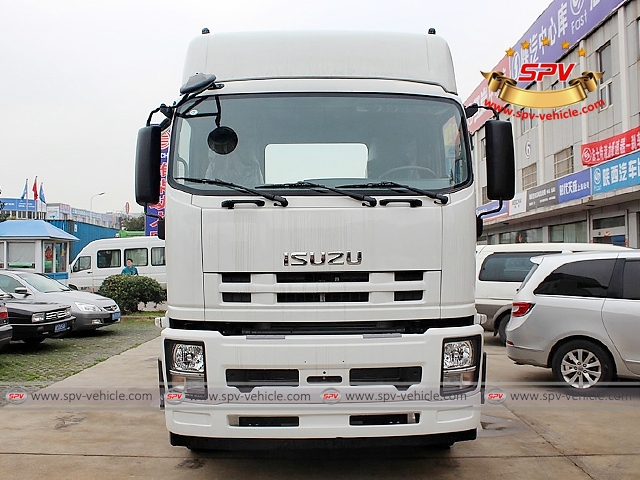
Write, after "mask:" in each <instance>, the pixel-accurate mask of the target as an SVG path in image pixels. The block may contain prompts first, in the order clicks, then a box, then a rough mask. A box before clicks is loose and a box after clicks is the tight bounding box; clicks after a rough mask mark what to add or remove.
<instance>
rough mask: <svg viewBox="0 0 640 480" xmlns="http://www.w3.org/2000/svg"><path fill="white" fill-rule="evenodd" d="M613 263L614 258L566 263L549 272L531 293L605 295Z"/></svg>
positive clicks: (584, 295) (600, 296) (579, 295)
mask: <svg viewBox="0 0 640 480" xmlns="http://www.w3.org/2000/svg"><path fill="white" fill-rule="evenodd" d="M615 263H616V260H615V259H608V260H583V261H579V262H571V263H566V264H564V265H562V266H560V267H558V268H556V269H555V270H554V271H553V272H551V273H550V274H549V275H548V276H547V278H545V279H544V280H543V281H542V282H541V283H540V285H538V286H537V287H536V289H535V290H534V291H533V293H534V294H536V295H563V296H568V297H598V298H603V297H606V296H607V291H608V290H609V284H610V282H611V275H612V274H613V267H614V265H615Z"/></svg>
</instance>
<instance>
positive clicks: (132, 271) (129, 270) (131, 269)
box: [122, 258, 138, 275]
mask: <svg viewBox="0 0 640 480" xmlns="http://www.w3.org/2000/svg"><path fill="white" fill-rule="evenodd" d="M122 275H138V269H137V268H136V267H135V265H134V264H133V260H131V259H130V258H127V266H126V267H124V268H123V269H122Z"/></svg>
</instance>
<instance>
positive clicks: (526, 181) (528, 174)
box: [522, 163, 538, 190]
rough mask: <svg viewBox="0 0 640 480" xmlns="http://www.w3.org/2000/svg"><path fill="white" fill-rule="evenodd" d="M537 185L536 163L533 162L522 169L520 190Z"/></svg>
mask: <svg viewBox="0 0 640 480" xmlns="http://www.w3.org/2000/svg"><path fill="white" fill-rule="evenodd" d="M536 185H538V165H537V164H535V163H534V164H533V165H529V166H528V167H524V168H523V169H522V190H526V189H528V188H531V187H535V186H536Z"/></svg>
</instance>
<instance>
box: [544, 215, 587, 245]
mask: <svg viewBox="0 0 640 480" xmlns="http://www.w3.org/2000/svg"><path fill="white" fill-rule="evenodd" d="M549 237H550V241H551V242H554V243H556V242H557V243H563V242H574V243H584V242H587V241H588V238H587V222H586V220H583V221H581V222H574V223H565V224H564V225H551V226H550V227H549Z"/></svg>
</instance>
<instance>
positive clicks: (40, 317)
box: [31, 312, 45, 323]
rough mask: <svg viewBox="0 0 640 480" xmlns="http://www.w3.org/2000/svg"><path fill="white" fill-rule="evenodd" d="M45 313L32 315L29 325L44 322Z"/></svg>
mask: <svg viewBox="0 0 640 480" xmlns="http://www.w3.org/2000/svg"><path fill="white" fill-rule="evenodd" d="M44 318H45V313H44V312H42V313H34V314H33V315H31V323H38V322H44Z"/></svg>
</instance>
